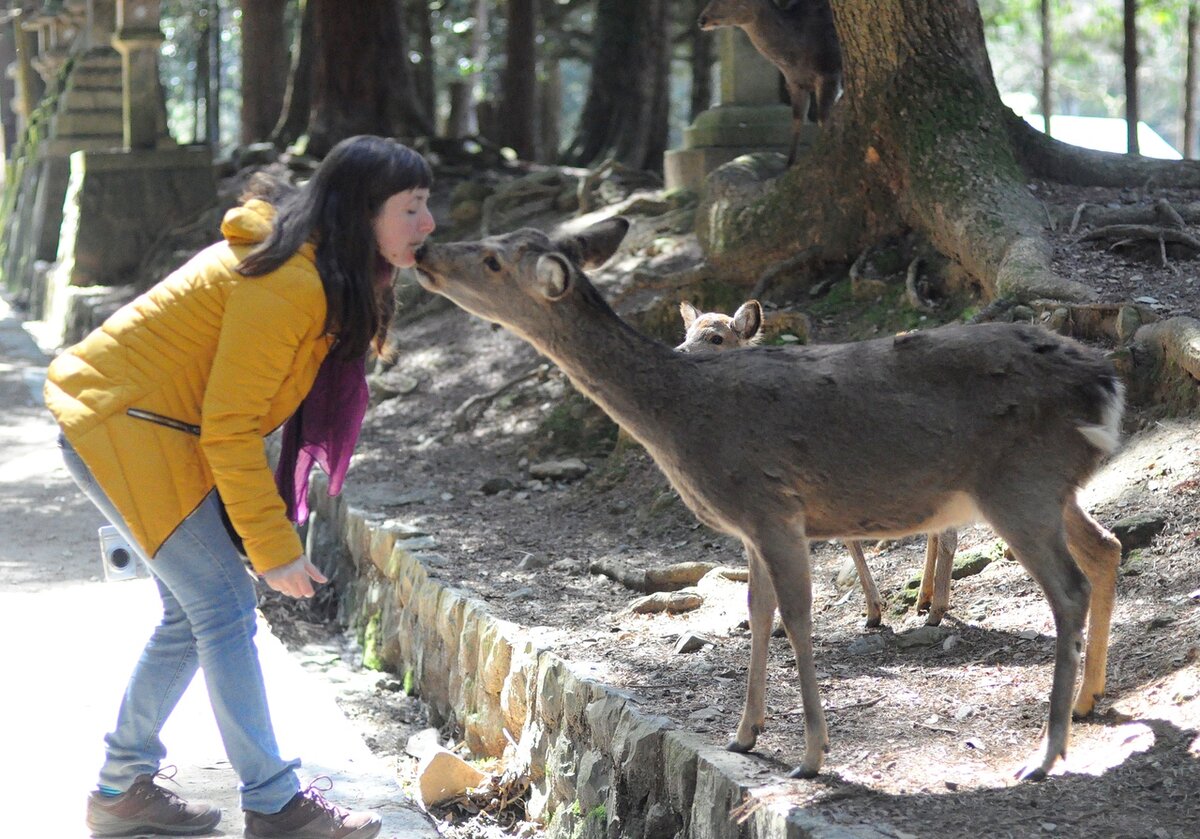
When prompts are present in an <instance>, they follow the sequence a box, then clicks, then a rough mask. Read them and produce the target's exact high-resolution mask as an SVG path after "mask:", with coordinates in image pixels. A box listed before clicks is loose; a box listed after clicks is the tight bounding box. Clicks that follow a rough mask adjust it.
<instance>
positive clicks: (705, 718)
mask: <svg viewBox="0 0 1200 839" xmlns="http://www.w3.org/2000/svg"><path fill="white" fill-rule="evenodd" d="M720 718H721V709H720V708H714V707H712V706H711V705H709V706H708V707H706V708H699V709H697V710H695V711H692V712H691V713H690V714H688V719H689V720H695V721H697V722H716V721H717V720H719V719H720Z"/></svg>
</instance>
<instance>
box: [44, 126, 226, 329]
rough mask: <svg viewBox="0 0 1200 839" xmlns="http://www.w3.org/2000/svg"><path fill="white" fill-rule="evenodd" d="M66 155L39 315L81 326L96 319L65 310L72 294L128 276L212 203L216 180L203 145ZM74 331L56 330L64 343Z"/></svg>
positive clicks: (117, 283)
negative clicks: (52, 257)
mask: <svg viewBox="0 0 1200 839" xmlns="http://www.w3.org/2000/svg"><path fill="white" fill-rule="evenodd" d="M70 161H71V164H70V181H69V182H68V185H67V190H66V200H65V201H64V202H63V221H62V229H61V234H60V237H59V249H58V264H57V265H56V266H55V267H54V269H53V271H51V273H50V275H49V276H48V278H47V289H46V304H45V307H44V312H45V314H44V320H46V321H47V322H48V323H51V324H60V325H61V326H62V327H63V329H64V330H66V329H67V328H68V326H69V325H70V324H77V325H78V328H79V329H80V330H82V331H83V332H86V331H87V329H89V328H91V327H92V326H94V325H95V324H93V323H86V322H80V318H78V317H77V316H70V313H71V312H72V311H73V309H74V308H76V307H77V301H76V298H79V297H89V296H95V294H96V293H97V291H98V289H99V288H100V287H124V286H129V284H130V283H132V282H134V280H135V278H137V269H138V266H139V265H140V264H141V261H142V258H143V257H144V256H145V254H146V252H147V251H148V250H149V248H150V246H151V245H153V244H154V242H156V241H157V240H158V239H159V238H160V237H161V236H162V235H163V233H164V232H166V231H168V230H171V229H172V228H174V227H178V226H179V225H181V224H183V223H185V222H188V221H191V220H193V219H194V218H196V216H198V215H199V214H200V213H201V212H203V211H204V210H205V209H207V208H209V207H211V206H212V205H213V203H214V202H215V200H216V181H215V178H214V175H213V166H212V154H211V152H210V151H209V149H208V148H207V147H195V146H188V147H182V148H173V149H148V150H121V151H77V152H74V153H73V154H72V155H71V157H70ZM216 235H217V233H216V231H213V236H214V238H215V237H216ZM105 290H106V291H108V292H111V291H113V289H112V288H107V289H105ZM132 291H133V290H132V289H130V290H129V294H132ZM129 294H127V295H126V297H128V296H129ZM80 337H82V334H78V335H75V334H68V332H64V334H63V335H62V336H61V338H62V341H63V342H64V343H70V342H72V341H74V340H78V339H79V338H80Z"/></svg>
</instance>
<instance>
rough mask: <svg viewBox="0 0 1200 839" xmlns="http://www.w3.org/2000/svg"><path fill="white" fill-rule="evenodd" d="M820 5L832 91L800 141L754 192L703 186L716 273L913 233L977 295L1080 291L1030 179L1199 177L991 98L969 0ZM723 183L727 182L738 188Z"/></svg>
mask: <svg viewBox="0 0 1200 839" xmlns="http://www.w3.org/2000/svg"><path fill="white" fill-rule="evenodd" d="M833 8H834V16H835V23H836V26H837V33H838V37H839V39H840V41H841V46H842V53H843V62H844V68H845V84H846V92H845V96H844V97H843V98H842V100H841V101H840V102H839V103H838V105H837V106H836V107H835V108H834V113H833V118H832V120H831V121H830V123H829V124H828V125H827V126H825V127H823V128H822V131H821V134H820V135H819V137H818V138H817V140H816V142H815V144H814V146H813V147H812V149H811V151H810V152H809V153H808V154H807V155H805V156H804V157H802V158H801V159H800V160H799V162H798V163H797V165H796V166H794V167H792V168H791V169H790V170H787V171H786V172H785V173H784V174H783V175H782V176H781V177H779V178H777V179H776V180H774V181H768V182H766V183H764V185H763V187H762V197H761V198H759V199H757V200H743V201H741V202H739V201H737V200H729V201H726V202H725V203H723V204H722V203H720V202H719V201H718V200H717V199H715V198H713V197H711V194H712V190H711V189H710V198H708V199H706V201H707V202H708V203H707V206H705V207H702V208H701V213H700V214H701V216H702V217H703V218H705V219H706V225H708V227H707V228H706V229H705V231H704V236H703V237H702V240H703V241H704V244H705V246H706V251H707V253H706V255H707V257H708V262H709V265H710V267H711V268H712V270H713V272H714V274H715V275H717V276H723V277H726V278H730V279H733V278H741V279H742V280H743V281H744V282H746V283H752V282H753V279H754V278H755V277H757V276H758V274H759V273H761V272H762V271H763V270H765V269H766V268H768V267H770V266H772V265H776V264H778V263H780V262H783V261H785V260H787V259H789V258H795V257H796V255H797V254H800V253H802V252H807V253H808V254H810V255H811V258H812V260H813V261H814V262H821V261H826V262H848V261H850V260H852V259H853V258H854V257H855V256H857V254H858V253H859V252H860V251H861V250H862V249H863V248H864V247H865V246H867V245H870V244H871V243H873V242H875V241H877V240H878V239H879V238H881V237H884V236H888V235H894V234H896V233H901V232H905V231H909V230H913V231H916V232H918V233H920V234H922V235H923V236H924V237H925V238H926V239H927V240H928V241H929V242H930V243H931V244H932V245H933V246H934V247H936V249H937V250H938V251H940V252H941V253H942V254H943V255H945V256H946V257H948V258H949V259H951V260H952V261H953V262H954V263H956V264H957V265H958V266H960V267H961V269H962V270H963V271H964V272H965V273H966V274H967V275H968V276H969V277H971V278H972V279H973V280H974V281H975V282H976V283H977V284H978V286H979V288H980V291H981V294H982V296H983V297H984V298H985V299H991V298H993V297H996V296H1013V295H1021V296H1024V297H1029V296H1031V295H1032V296H1033V297H1053V298H1057V299H1063V300H1072V299H1086V298H1088V297H1089V296H1091V294H1092V292H1091V290H1090V289H1087V288H1085V287H1083V286H1081V285H1080V284H1077V283H1073V282H1068V281H1066V280H1064V279H1062V278H1060V277H1058V276H1057V275H1056V274H1055V272H1054V270H1053V268H1052V267H1051V264H1050V258H1049V245H1048V243H1047V241H1046V238H1045V235H1044V227H1045V222H1046V216H1045V211H1044V210H1043V208H1042V207H1041V206H1040V205H1039V204H1038V203H1037V201H1036V200H1035V199H1034V198H1033V196H1032V195H1031V193H1030V191H1029V189H1028V188H1027V186H1026V184H1027V181H1028V178H1029V177H1031V176H1033V177H1045V178H1048V179H1051V180H1056V181H1061V182H1065V183H1075V184H1080V185H1091V184H1095V185H1106V186H1107V185H1138V186H1144V185H1145V184H1146V183H1147V182H1148V181H1152V180H1157V182H1159V183H1169V184H1170V185H1172V186H1178V187H1182V186H1189V187H1190V186H1200V164H1197V163H1193V162H1191V161H1186V162H1178V161H1164V160H1150V159H1147V158H1141V157H1131V156H1128V155H1119V154H1108V153H1104V152H1095V151H1089V150H1086V149H1080V148H1078V147H1075V146H1068V145H1066V144H1065V143H1061V142H1059V141H1057V140H1055V139H1053V138H1051V137H1047V136H1046V135H1045V134H1043V133H1042V132H1040V131H1038V130H1036V129H1034V128H1033V127H1032V126H1030V125H1029V124H1028V123H1027V122H1025V120H1023V119H1021V118H1020V117H1018V116H1017V115H1016V114H1014V113H1013V112H1012V111H1011V110H1009V109H1008V108H1006V107H1004V105H1003V104H1002V103H1001V101H1000V97H999V94H998V92H997V90H996V84H995V80H994V78H993V76H992V70H991V65H990V63H989V61H988V56H987V50H986V47H985V44H984V36H983V22H982V19H981V17H980V14H979V8H978V6H977V4H976V3H975V2H974V0H947V2H944V3H929V2H926V0H841V1H840V2H839V3H836V4H834V7H833ZM764 159H765V158H764ZM781 162H782V161H781V160H780V163H781ZM777 165H778V164H777ZM751 168H752V167H751V166H750V165H747V166H744V167H742V168H741V169H740V170H736V171H734V172H733V173H732V174H731V175H730V176H729V177H734V176H736V175H737V174H738V173H739V172H746V171H750V169H751ZM760 168H761V167H760ZM760 180H761V179H760ZM733 184H734V185H733V186H732V187H731V190H730V191H731V192H733V193H736V192H737V191H738V189H739V188H742V186H743V182H741V181H734V182H733ZM711 186H713V182H712V181H711V180H710V187H711ZM744 191H745V190H744V189H743V192H744ZM814 196H820V199H819V200H814Z"/></svg>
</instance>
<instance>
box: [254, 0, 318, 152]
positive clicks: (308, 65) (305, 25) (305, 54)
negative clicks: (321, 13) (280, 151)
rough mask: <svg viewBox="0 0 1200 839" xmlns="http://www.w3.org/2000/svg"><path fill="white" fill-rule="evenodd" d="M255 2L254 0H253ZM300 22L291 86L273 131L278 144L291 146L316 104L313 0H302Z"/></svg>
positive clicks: (289, 82) (293, 51) (293, 48)
mask: <svg viewBox="0 0 1200 839" xmlns="http://www.w3.org/2000/svg"><path fill="white" fill-rule="evenodd" d="M249 2H254V0H249ZM299 3H300V26H299V27H297V28H296V38H295V42H294V43H293V45H292V66H291V70H290V72H289V73H288V83H287V90H286V91H285V92H284V95H283V108H282V110H281V113H280V114H279V122H278V123H277V124H276V125H275V128H274V130H272V131H271V142H272V143H274V144H275V145H276V147H278V148H284V147H285V146H290V145H291V144H292V143H294V142H296V140H298V139H299V138H300V135H301V134H303V133H304V129H305V127H306V126H307V125H308V111H309V107H310V106H311V104H312V81H313V8H314V6H313V2H312V0H299Z"/></svg>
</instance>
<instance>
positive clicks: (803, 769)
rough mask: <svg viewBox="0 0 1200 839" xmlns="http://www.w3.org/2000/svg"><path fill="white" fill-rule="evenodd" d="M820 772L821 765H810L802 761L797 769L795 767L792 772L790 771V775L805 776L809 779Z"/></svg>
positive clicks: (791, 776) (790, 776) (795, 776)
mask: <svg viewBox="0 0 1200 839" xmlns="http://www.w3.org/2000/svg"><path fill="white" fill-rule="evenodd" d="M820 773H821V767H819V766H816V767H808V766H805V765H804V764H803V763H802V764H800V765H799V766H797V767H796V768H795V769H793V770H792V771H791V772H789V773H788V777H789V778H804V779H806V780H807V779H808V778H815V777H817V775H819V774H820Z"/></svg>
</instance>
